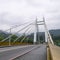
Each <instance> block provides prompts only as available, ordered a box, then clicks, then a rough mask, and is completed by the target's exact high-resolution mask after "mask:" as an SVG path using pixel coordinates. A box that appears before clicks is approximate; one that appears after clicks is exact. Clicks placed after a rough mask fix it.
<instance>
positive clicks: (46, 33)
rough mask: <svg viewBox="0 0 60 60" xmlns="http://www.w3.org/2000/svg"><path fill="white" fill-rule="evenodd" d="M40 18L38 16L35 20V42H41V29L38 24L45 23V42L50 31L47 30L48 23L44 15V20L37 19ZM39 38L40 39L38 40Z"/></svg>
mask: <svg viewBox="0 0 60 60" xmlns="http://www.w3.org/2000/svg"><path fill="white" fill-rule="evenodd" d="M37 20H38V19H37V18H36V20H35V32H34V41H33V42H34V44H35V43H40V39H39V37H38V32H39V29H38V26H39V25H44V28H45V42H47V41H48V31H47V27H46V23H45V19H44V17H43V20H42V21H37ZM37 39H38V40H37Z"/></svg>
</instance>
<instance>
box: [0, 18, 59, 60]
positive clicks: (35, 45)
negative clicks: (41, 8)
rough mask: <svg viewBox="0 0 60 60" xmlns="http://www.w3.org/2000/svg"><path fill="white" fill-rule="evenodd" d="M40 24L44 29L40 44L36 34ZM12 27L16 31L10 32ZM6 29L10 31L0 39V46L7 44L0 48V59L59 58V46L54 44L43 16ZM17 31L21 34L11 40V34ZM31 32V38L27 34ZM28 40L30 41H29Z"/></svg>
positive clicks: (42, 59) (15, 33)
mask: <svg viewBox="0 0 60 60" xmlns="http://www.w3.org/2000/svg"><path fill="white" fill-rule="evenodd" d="M40 25H43V26H44V29H45V42H44V44H41V42H40V38H39V34H38V33H39V28H38V26H40ZM13 29H15V30H17V31H16V32H14V33H12V30H13ZM6 31H10V33H11V34H10V35H9V36H8V37H6V38H4V39H3V40H1V41H0V45H1V46H2V45H3V44H4V43H5V45H8V46H7V47H3V46H2V48H0V53H1V54H0V60H60V57H59V56H60V55H59V54H58V53H60V52H59V50H60V48H59V47H57V46H55V45H54V42H53V39H52V37H51V35H50V32H49V30H48V29H47V25H46V22H45V18H44V17H43V20H42V21H40V20H38V19H37V18H36V20H35V21H32V22H27V23H24V24H21V25H15V26H13V27H11V28H10V29H7V30H6ZM18 33H21V34H20V35H19V36H18V37H17V38H16V39H14V40H13V41H12V36H14V35H17V34H18ZM31 33H33V38H31V37H30V36H28V35H30V34H31ZM29 40H31V41H32V42H30V43H29ZM24 41H27V42H24ZM31 43H32V44H31ZM27 44H28V45H27ZM17 45H18V46H17ZM24 45H25V46H24ZM55 57H56V58H55Z"/></svg>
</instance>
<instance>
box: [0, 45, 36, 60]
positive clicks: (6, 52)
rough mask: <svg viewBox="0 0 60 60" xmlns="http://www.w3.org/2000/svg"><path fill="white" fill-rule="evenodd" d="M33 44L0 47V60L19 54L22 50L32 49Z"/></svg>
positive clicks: (8, 59)
mask: <svg viewBox="0 0 60 60" xmlns="http://www.w3.org/2000/svg"><path fill="white" fill-rule="evenodd" d="M33 47H35V46H32V45H31V46H17V47H8V48H0V60H10V59H12V58H14V57H15V56H17V55H20V54H21V53H23V52H26V51H28V50H30V49H32V48H33Z"/></svg>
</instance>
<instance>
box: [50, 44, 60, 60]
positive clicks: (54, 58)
mask: <svg viewBox="0 0 60 60" xmlns="http://www.w3.org/2000/svg"><path fill="white" fill-rule="evenodd" d="M49 49H50V54H51V60H60V47H58V46H55V45H52V44H49Z"/></svg>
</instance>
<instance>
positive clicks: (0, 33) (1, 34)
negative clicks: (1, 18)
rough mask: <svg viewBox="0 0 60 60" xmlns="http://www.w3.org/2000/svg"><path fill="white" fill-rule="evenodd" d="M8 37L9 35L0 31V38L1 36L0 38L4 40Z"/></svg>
mask: <svg viewBox="0 0 60 60" xmlns="http://www.w3.org/2000/svg"><path fill="white" fill-rule="evenodd" d="M9 35H10V34H9V33H7V32H5V31H2V30H0V36H2V37H4V38H6V37H8V36H9Z"/></svg>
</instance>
